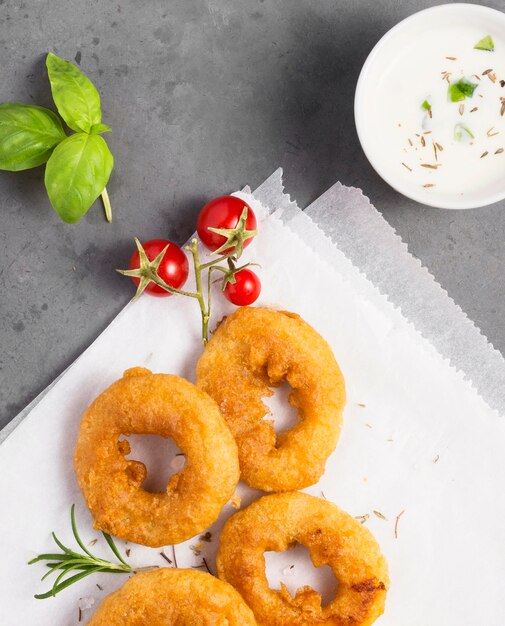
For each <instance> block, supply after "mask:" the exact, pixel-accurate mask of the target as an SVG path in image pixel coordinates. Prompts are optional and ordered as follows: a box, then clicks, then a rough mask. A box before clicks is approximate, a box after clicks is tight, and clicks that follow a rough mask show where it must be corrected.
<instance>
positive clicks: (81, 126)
mask: <svg viewBox="0 0 505 626" xmlns="http://www.w3.org/2000/svg"><path fill="white" fill-rule="evenodd" d="M46 66H47V71H48V74H49V81H50V82H51V91H52V94H53V100H54V102H55V104H56V107H57V109H58V112H59V114H60V115H61V117H62V118H63V119H64V120H65V122H66V123H67V124H68V126H69V127H70V128H72V130H75V131H77V132H79V131H83V132H85V133H89V131H90V130H91V127H92V126H93V125H94V124H100V122H101V121H102V110H101V108H100V95H99V93H98V91H97V90H96V87H95V86H94V85H93V83H92V82H91V81H90V80H89V78H87V76H84V74H83V73H82V72H81V71H80V70H79V69H77V68H76V67H75V65H72V63H69V62H68V61H65V59H60V57H57V56H56V55H55V54H53V53H52V52H50V53H49V54H48V55H47V59H46Z"/></svg>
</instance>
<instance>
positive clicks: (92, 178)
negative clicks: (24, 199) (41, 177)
mask: <svg viewBox="0 0 505 626" xmlns="http://www.w3.org/2000/svg"><path fill="white" fill-rule="evenodd" d="M113 166H114V157H113V156H112V154H111V152H110V150H109V148H108V146H107V144H106V143H105V141H104V139H103V138H102V137H100V135H88V134H86V133H77V134H76V135H71V136H70V137H67V139H65V141H62V142H61V143H60V144H59V145H58V146H57V147H56V148H55V150H54V152H53V154H52V155H51V157H50V159H49V161H48V162H47V166H46V175H45V183H46V189H47V194H48V196H49V200H51V204H52V205H53V207H54V210H55V211H56V213H58V215H59V216H60V217H61V219H62V220H63V221H64V222H67V223H69V224H73V223H74V222H78V221H79V220H80V219H81V217H82V216H83V215H84V214H85V213H86V211H87V210H88V209H89V208H90V206H91V205H92V204H93V202H94V201H95V200H96V199H97V198H98V196H99V195H100V194H101V193H102V192H103V190H104V189H105V186H106V184H107V182H108V180H109V177H110V173H111V171H112V167H113Z"/></svg>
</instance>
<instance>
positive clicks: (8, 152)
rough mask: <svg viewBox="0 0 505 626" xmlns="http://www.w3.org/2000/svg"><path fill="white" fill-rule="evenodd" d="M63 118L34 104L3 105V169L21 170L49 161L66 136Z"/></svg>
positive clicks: (0, 140) (0, 127)
mask: <svg viewBox="0 0 505 626" xmlns="http://www.w3.org/2000/svg"><path fill="white" fill-rule="evenodd" d="M65 137H66V135H65V131H64V130H63V127H62V125H61V122H60V120H59V118H58V117H57V116H56V115H55V114H54V113H53V112H52V111H50V110H49V109H44V108H43V107H38V106H34V105H31V104H15V103H13V102H6V103H4V104H0V170H9V171H11V172H19V171H20V170H28V169H30V168H32V167H37V166H38V165H42V163H45V162H46V161H47V159H48V158H49V157H50V156H51V152H52V151H53V148H54V146H56V145H57V144H58V143H60V141H62V140H63V139H65Z"/></svg>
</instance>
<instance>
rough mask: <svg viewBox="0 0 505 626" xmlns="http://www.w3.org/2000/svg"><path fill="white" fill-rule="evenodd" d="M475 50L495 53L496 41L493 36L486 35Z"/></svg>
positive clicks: (476, 45)
mask: <svg viewBox="0 0 505 626" xmlns="http://www.w3.org/2000/svg"><path fill="white" fill-rule="evenodd" d="M474 49H475V50H486V51H487V52H494V41H493V38H492V37H491V35H486V36H485V37H483V38H482V39H481V40H480V41H478V42H477V43H476V44H475V46H474Z"/></svg>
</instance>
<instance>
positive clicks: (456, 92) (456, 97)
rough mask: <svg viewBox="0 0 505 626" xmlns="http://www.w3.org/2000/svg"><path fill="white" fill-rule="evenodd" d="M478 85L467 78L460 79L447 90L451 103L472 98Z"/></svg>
mask: <svg viewBox="0 0 505 626" xmlns="http://www.w3.org/2000/svg"><path fill="white" fill-rule="evenodd" d="M476 88H477V85H476V84H475V83H472V82H470V81H469V80H468V79H466V78H460V80H458V82H457V83H452V84H451V85H449V87H448V89H447V93H448V95H449V100H451V102H461V101H462V100H464V99H465V98H471V97H472V96H473V92H474V91H475V90H476Z"/></svg>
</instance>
